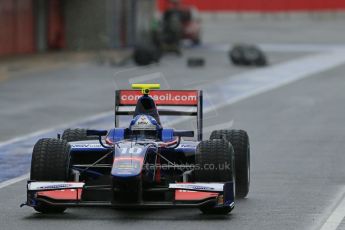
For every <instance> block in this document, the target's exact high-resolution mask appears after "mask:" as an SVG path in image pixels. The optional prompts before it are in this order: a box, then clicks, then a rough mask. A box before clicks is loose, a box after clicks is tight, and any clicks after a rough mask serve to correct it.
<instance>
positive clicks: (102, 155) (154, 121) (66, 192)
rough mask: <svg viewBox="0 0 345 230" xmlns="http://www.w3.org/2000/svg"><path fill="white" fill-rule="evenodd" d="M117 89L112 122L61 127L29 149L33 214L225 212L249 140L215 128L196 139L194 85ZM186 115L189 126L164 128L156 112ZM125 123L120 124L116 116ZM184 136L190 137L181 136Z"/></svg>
mask: <svg viewBox="0 0 345 230" xmlns="http://www.w3.org/2000/svg"><path fill="white" fill-rule="evenodd" d="M132 87H133V89H132V90H117V91H116V93H115V94H116V96H115V127H114V128H111V129H110V130H86V129H67V130H65V131H64V133H63V134H62V136H60V135H58V137H57V138H43V139H40V140H38V141H37V143H36V144H35V146H34V148H33V153H32V162H31V175H30V180H29V181H28V182H27V200H26V202H25V203H24V204H23V206H24V205H27V206H30V207H33V208H34V209H35V210H36V211H38V212H40V213H62V212H64V211H65V210H66V209H67V208H70V207H86V206H87V207H88V206H111V207H114V208H140V207H156V208H162V207H165V208H166V207H186V208H187V207H188V208H189V207H191V208H199V209H200V210H201V211H202V212H203V213H206V214H228V213H229V212H230V211H231V210H232V209H233V208H234V202H235V197H236V198H244V197H246V196H247V194H248V192H249V182H250V167H249V164H250V159H249V158H250V149H249V138H248V135H247V133H246V132H245V131H243V130H216V131H213V132H212V134H211V136H210V139H208V140H203V133H202V129H203V126H202V122H203V116H202V108H203V106H202V105H203V103H202V102H203V101H202V98H203V96H202V95H203V94H202V91H201V90H160V89H159V88H160V85H159V84H133V85H132ZM170 115H174V116H193V117H196V121H197V130H196V131H197V135H196V136H197V137H196V139H191V138H194V130H176V129H173V128H168V127H165V126H164V124H163V122H162V121H163V120H161V116H170ZM122 116H130V117H131V121H130V124H127V125H125V126H124V127H122V128H120V121H121V120H122V119H120V117H122ZM188 138H190V139H189V140H187V139H188Z"/></svg>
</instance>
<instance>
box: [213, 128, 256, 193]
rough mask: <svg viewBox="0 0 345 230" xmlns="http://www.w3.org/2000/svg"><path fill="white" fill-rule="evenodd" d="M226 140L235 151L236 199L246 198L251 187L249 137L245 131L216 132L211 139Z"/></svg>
mask: <svg viewBox="0 0 345 230" xmlns="http://www.w3.org/2000/svg"><path fill="white" fill-rule="evenodd" d="M220 138H225V139H226V140H227V141H229V142H230V143H231V144H232V146H233V147H234V151H235V162H234V163H235V178H236V197H237V198H245V197H246V196H247V195H248V192H249V185H250V145H249V137H248V134H247V132H246V131H244V130H216V131H213V132H212V133H211V136H210V139H211V140H212V139H220Z"/></svg>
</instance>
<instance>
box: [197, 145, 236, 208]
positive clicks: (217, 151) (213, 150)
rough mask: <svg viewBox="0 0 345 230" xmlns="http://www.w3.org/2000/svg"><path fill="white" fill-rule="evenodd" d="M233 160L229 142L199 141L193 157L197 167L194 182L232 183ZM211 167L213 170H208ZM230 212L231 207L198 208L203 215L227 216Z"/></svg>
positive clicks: (212, 206)
mask: <svg viewBox="0 0 345 230" xmlns="http://www.w3.org/2000/svg"><path fill="white" fill-rule="evenodd" d="M233 158H234V150H233V148H232V146H231V144H230V142H228V141H226V140H223V139H218V140H216V139H215V140H205V141H201V142H200V143H199V144H198V146H197V149H196V156H195V164H196V165H197V166H198V167H199V168H198V170H195V179H196V181H197V182H228V181H233V180H234V179H233ZM211 165H213V166H214V168H213V169H211V168H210V167H211ZM226 165H230V167H226ZM206 166H207V167H206ZM205 169H209V170H205ZM231 210H232V208H231V207H221V208H217V207H214V205H206V206H202V207H200V211H201V212H202V213H204V214H228V213H229V212H230V211H231Z"/></svg>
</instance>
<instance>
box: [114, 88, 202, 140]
mask: <svg viewBox="0 0 345 230" xmlns="http://www.w3.org/2000/svg"><path fill="white" fill-rule="evenodd" d="M141 96H142V92H141V91H140V90H116V91H115V127H118V126H119V116H130V115H133V114H134V110H135V106H136V104H137V101H138V99H139V97H141ZM150 97H152V98H153V99H154V101H155V103H156V105H157V108H158V112H159V115H162V116H165V115H166V116H195V117H196V122H197V133H198V136H197V137H198V141H201V140H202V90H152V91H151V92H150Z"/></svg>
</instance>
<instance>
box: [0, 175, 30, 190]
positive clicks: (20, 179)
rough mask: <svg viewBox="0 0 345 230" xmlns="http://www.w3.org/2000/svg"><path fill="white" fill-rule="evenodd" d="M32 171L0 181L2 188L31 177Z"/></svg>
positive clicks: (0, 187)
mask: <svg viewBox="0 0 345 230" xmlns="http://www.w3.org/2000/svg"><path fill="white" fill-rule="evenodd" d="M29 175H30V173H27V174H24V175H21V176H19V177H16V178H13V179H10V180H7V181H4V182H1V183H0V189H2V188H5V187H7V186H10V185H12V184H15V183H17V182H19V181H22V180H25V179H28V178H29Z"/></svg>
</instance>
